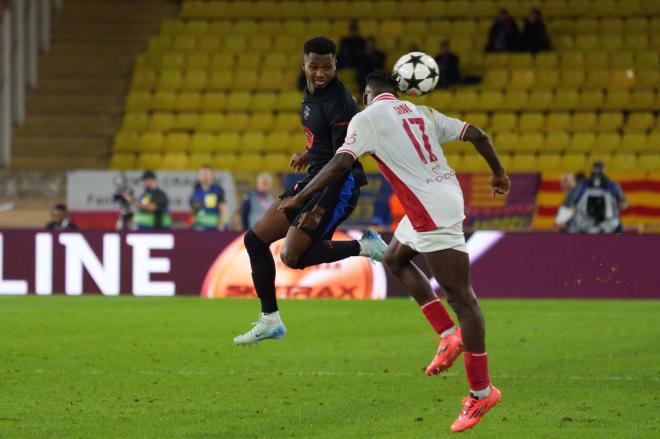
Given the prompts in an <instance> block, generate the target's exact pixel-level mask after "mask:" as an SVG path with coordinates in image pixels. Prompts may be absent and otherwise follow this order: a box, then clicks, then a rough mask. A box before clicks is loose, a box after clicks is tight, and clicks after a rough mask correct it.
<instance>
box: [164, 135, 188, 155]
mask: <svg viewBox="0 0 660 439" xmlns="http://www.w3.org/2000/svg"><path fill="white" fill-rule="evenodd" d="M163 149H164V150H165V151H168V152H184V151H188V150H189V149H190V137H189V136H188V133H169V134H167V136H165V141H164V143H163Z"/></svg>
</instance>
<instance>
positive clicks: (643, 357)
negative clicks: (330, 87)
mask: <svg viewBox="0 0 660 439" xmlns="http://www.w3.org/2000/svg"><path fill="white" fill-rule="evenodd" d="M482 305H483V308H484V312H485V316H486V323H487V333H488V334H487V345H488V352H489V357H490V364H491V376H492V379H493V382H494V384H495V385H497V386H498V387H499V388H500V389H501V390H502V393H503V402H502V404H501V405H499V406H498V407H496V408H495V409H494V410H493V411H491V412H490V413H489V414H488V415H487V416H486V417H485V418H484V420H483V421H482V423H481V424H479V425H478V426H477V427H476V428H475V429H474V430H472V431H470V432H467V433H464V435H465V436H467V437H474V438H536V437H540V438H570V437H575V438H592V437H593V438H646V437H649V438H650V437H659V436H660V432H659V431H658V425H659V423H658V415H659V413H660V409H659V408H660V401H659V398H660V392H659V390H660V387H659V385H658V384H659V383H658V372H659V369H660V354H659V353H658V348H659V347H660V343H659V342H660V331H659V323H658V322H659V319H658V316H659V315H660V302H659V301H644V302H642V301H575V300H565V301H541V300H484V301H483V303H482ZM280 306H281V310H282V314H283V316H284V318H285V322H286V324H287V327H288V331H289V333H288V335H287V337H286V338H285V340H283V341H281V342H273V341H267V342H263V343H261V344H260V345H259V346H256V347H253V348H237V347H235V346H234V345H233V344H232V338H233V337H234V336H235V335H236V334H238V333H240V332H244V331H246V330H247V329H249V327H250V322H252V321H254V320H255V318H256V315H257V312H258V304H257V302H256V301H253V300H215V301H212V300H203V299H198V298H175V299H171V298H170V299H139V298H134V297H121V298H104V297H77V298H70V297H23V298H2V299H0V321H1V322H2V331H1V332H0V437H2V438H22V437H29V438H69V437H71V438H92V437H93V438H106V437H107V438H142V437H145V438H146V437H149V438H152V437H153V438H225V437H226V438H280V437H298V438H428V437H450V436H452V433H450V432H449V425H450V424H451V422H452V421H453V420H454V418H455V417H456V415H457V414H458V411H459V404H460V400H461V398H462V397H463V396H464V395H465V394H466V388H467V387H466V381H465V375H464V371H463V362H462V358H461V360H459V361H458V362H457V363H456V364H455V365H454V367H453V368H452V369H451V370H450V371H449V372H448V373H446V374H445V375H443V376H442V377H440V378H428V377H426V376H425V375H424V373H423V372H422V369H423V368H424V367H425V366H426V365H427V363H428V362H429V360H430V359H431V357H432V355H433V353H434V351H435V349H436V346H437V342H436V341H435V339H434V335H433V334H432V331H431V329H430V328H429V326H428V325H427V323H426V321H425V320H424V318H423V316H422V314H421V312H420V311H419V309H418V308H417V307H416V306H415V304H414V303H413V302H411V301H409V300H405V299H400V300H387V301H382V302H354V301H351V302H348V301H288V302H282V303H281V304H280Z"/></svg>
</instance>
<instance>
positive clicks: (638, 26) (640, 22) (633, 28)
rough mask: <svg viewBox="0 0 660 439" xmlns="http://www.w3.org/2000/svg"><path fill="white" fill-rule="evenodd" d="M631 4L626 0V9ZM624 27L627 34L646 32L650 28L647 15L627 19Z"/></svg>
mask: <svg viewBox="0 0 660 439" xmlns="http://www.w3.org/2000/svg"><path fill="white" fill-rule="evenodd" d="M629 6H630V2H626V9H628V7H629ZM623 28H624V29H625V30H626V33H625V34H628V33H637V32H646V31H647V30H648V28H649V20H648V19H647V18H646V17H643V18H628V19H627V20H626V21H625V23H624V25H623ZM625 34H624V35H625Z"/></svg>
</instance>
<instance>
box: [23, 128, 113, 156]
mask: <svg viewBox="0 0 660 439" xmlns="http://www.w3.org/2000/svg"><path fill="white" fill-rule="evenodd" d="M110 144H111V140H110V139H109V138H108V137H107V136H94V135H84V136H82V135H78V136H57V137H51V136H43V135H38V134H29V133H28V134H19V135H16V136H15V137H14V145H13V147H14V151H15V153H16V154H17V155H21V156H32V157H35V155H37V156H41V155H52V154H53V153H54V152H57V153H59V154H65V155H66V154H81V153H83V155H90V156H93V157H101V156H103V155H104V154H103V153H99V152H98V151H101V150H102V149H105V148H109V147H110Z"/></svg>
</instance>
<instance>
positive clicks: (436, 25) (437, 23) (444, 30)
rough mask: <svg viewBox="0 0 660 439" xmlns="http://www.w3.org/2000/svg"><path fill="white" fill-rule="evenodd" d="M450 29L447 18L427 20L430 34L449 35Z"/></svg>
mask: <svg viewBox="0 0 660 439" xmlns="http://www.w3.org/2000/svg"><path fill="white" fill-rule="evenodd" d="M450 29H451V22H450V21H449V20H431V21H430V22H429V33H430V34H432V35H450V34H451V32H450ZM434 38H435V39H436V40H437V39H438V38H436V37H434Z"/></svg>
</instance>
